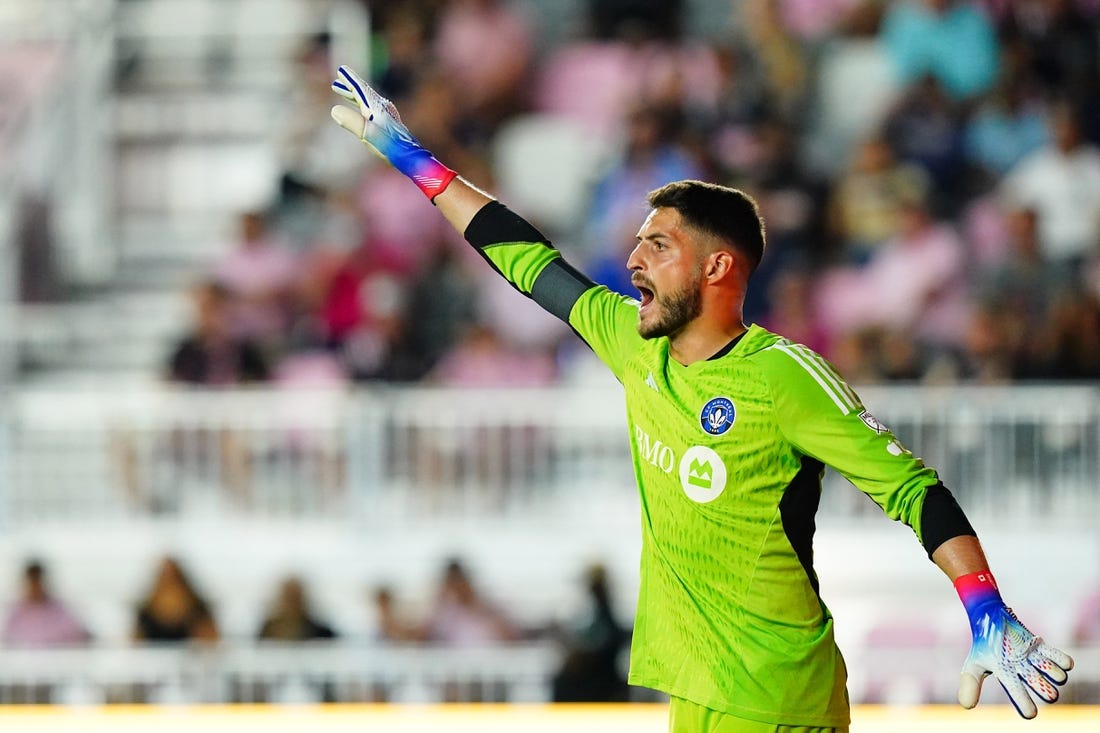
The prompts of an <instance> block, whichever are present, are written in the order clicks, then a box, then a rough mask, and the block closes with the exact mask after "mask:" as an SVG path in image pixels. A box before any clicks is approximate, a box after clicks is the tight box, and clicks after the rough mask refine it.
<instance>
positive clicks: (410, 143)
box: [332, 66, 456, 200]
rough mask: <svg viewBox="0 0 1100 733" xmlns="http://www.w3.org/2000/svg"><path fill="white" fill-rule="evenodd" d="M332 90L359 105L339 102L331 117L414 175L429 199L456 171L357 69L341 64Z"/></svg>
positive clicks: (434, 195) (435, 194) (406, 172)
mask: <svg viewBox="0 0 1100 733" xmlns="http://www.w3.org/2000/svg"><path fill="white" fill-rule="evenodd" d="M332 90H333V91H334V92H336V93H337V94H339V95H340V96H341V97H343V98H344V99H347V100H348V101H350V102H354V103H355V105H356V107H357V108H358V109H352V108H350V107H346V106H344V105H337V106H335V107H333V108H332V119H334V120H336V123H337V124H338V125H340V127H343V128H344V129H345V130H348V131H349V132H351V133H352V134H353V135H355V136H356V137H358V138H359V139H360V140H362V141H363V142H365V143H366V144H367V145H369V146H370V147H371V148H372V149H373V150H374V152H375V153H377V154H378V155H379V156H381V157H382V158H383V159H384V160H386V161H388V162H389V163H390V164H391V165H393V167H394V168H396V169H397V170H399V171H401V172H402V173H404V174H405V175H406V176H408V177H409V178H411V179H412V180H413V182H414V183H415V184H416V185H417V186H419V187H420V190H421V191H423V192H424V195H425V196H427V197H428V199H429V200H430V199H434V198H435V197H436V196H438V195H439V194H440V193H441V192H442V191H443V189H445V188H446V187H447V184H449V183H450V182H451V181H452V180H453V179H454V177H455V175H456V174H455V172H454V171H453V170H451V169H450V168H448V167H447V166H445V165H443V164H442V163H440V162H439V161H438V160H436V159H435V157H434V156H432V154H431V153H429V152H428V151H427V150H425V149H424V148H423V147H421V145H420V143H418V142H417V141H416V138H414V137H413V136H412V134H410V133H409V129H408V128H407V127H405V125H404V124H403V123H402V122H401V116H400V115H399V114H398V113H397V108H396V107H394V106H393V103H392V102H390V100H388V99H386V98H384V97H383V96H382V95H380V94H379V93H378V92H376V91H374V90H373V89H371V87H370V85H368V84H367V83H366V82H365V81H363V80H362V79H360V78H359V75H358V74H356V73H355V72H354V71H352V70H351V69H349V68H348V67H347V66H341V67H340V68H339V70H338V71H337V78H336V80H335V81H334V82H332Z"/></svg>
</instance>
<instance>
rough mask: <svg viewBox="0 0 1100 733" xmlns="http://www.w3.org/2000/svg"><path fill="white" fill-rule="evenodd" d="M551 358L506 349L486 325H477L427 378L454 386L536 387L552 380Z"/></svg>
mask: <svg viewBox="0 0 1100 733" xmlns="http://www.w3.org/2000/svg"><path fill="white" fill-rule="evenodd" d="M556 376H557V366H556V364H555V362H554V359H553V357H552V356H551V355H550V354H548V353H546V352H540V351H533V352H528V351H517V350H514V349H510V348H508V347H507V346H506V345H505V344H504V343H503V342H502V341H501V340H500V338H499V337H498V336H497V335H496V334H495V333H494V332H493V331H492V330H491V329H489V328H485V327H482V328H478V329H475V330H474V331H472V332H471V333H470V334H469V335H468V336H467V337H466V338H465V339H463V340H462V341H460V342H459V343H458V344H457V345H456V346H455V347H454V349H452V350H451V351H450V352H448V353H447V354H446V355H445V356H444V357H443V358H442V359H441V360H440V361H439V363H438V364H437V365H436V366H435V368H434V369H433V370H432V373H431V375H430V379H431V380H432V381H434V382H436V383H438V384H442V385H446V386H454V387H538V386H544V385H548V384H551V383H553V382H554V380H555V378H556Z"/></svg>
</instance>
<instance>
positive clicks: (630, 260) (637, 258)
mask: <svg viewBox="0 0 1100 733" xmlns="http://www.w3.org/2000/svg"><path fill="white" fill-rule="evenodd" d="M641 250H642V243H641V242H639V243H638V244H636V245H634V249H632V250H631V251H630V255H629V256H628V257H627V258H626V269H628V270H630V271H632V272H640V271H641V270H642V255H641Z"/></svg>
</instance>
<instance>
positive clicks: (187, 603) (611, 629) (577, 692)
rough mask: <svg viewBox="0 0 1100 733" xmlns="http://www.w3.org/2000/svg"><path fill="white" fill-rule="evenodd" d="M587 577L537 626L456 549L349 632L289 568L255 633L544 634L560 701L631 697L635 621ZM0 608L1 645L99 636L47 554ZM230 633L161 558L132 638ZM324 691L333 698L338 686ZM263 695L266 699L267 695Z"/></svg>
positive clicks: (186, 576)
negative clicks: (426, 594) (433, 575)
mask: <svg viewBox="0 0 1100 733" xmlns="http://www.w3.org/2000/svg"><path fill="white" fill-rule="evenodd" d="M581 580H582V586H583V588H582V591H583V602H582V603H581V604H579V605H578V606H577V608H576V609H575V610H574V611H571V612H570V613H567V614H564V615H563V617H562V618H560V619H552V620H550V621H548V622H546V623H542V624H539V625H537V626H529V625H525V624H523V623H521V622H520V621H518V620H517V619H516V618H515V617H514V616H513V615H512V614H511V613H510V612H509V611H508V610H506V607H505V606H503V605H502V604H500V603H499V602H498V601H497V600H496V599H494V598H492V597H491V594H489V593H488V592H487V591H486V590H485V589H484V588H482V587H480V584H479V583H478V582H476V581H475V578H474V576H473V573H472V571H471V569H470V567H469V565H468V564H467V562H466V561H464V560H463V559H461V558H458V557H450V558H447V559H445V561H444V562H443V565H442V567H441V568H440V571H439V573H438V579H437V581H436V587H435V590H434V593H433V595H432V597H431V598H429V599H427V601H426V602H424V603H421V604H410V603H408V602H402V599H399V598H398V597H397V594H396V592H395V590H394V589H393V588H392V587H390V586H388V585H382V586H378V587H376V588H373V589H372V590H371V591H370V593H369V598H367V599H366V601H367V604H365V607H364V616H365V617H367V618H368V619H369V620H368V621H367V624H366V626H367V627H368V628H369V631H368V633H367V635H366V638H364V635H363V633H362V632H361V631H356V632H350V633H349V632H347V631H345V630H340V629H337V628H335V627H334V626H333V625H330V624H329V623H328V622H327V621H326V620H325V619H324V618H323V612H321V611H318V609H317V604H315V602H314V601H313V600H312V599H311V596H310V593H309V587H308V583H307V581H306V580H305V579H304V578H302V577H300V576H298V575H288V576H286V577H285V578H283V579H281V580H280V581H279V582H278V584H277V587H276V588H274V589H273V592H272V594H271V595H272V597H271V599H270V601H269V605H268V607H267V608H266V609H257V613H258V617H259V618H261V619H262V620H261V621H260V622H259V623H258V624H257V626H256V629H255V632H254V634H250V635H248V637H247V638H251V639H253V640H255V641H258V642H307V641H318V640H322V641H323V640H335V639H338V638H341V637H342V638H344V639H350V640H353V641H355V640H357V639H356V637H358V640H359V641H370V642H372V643H377V644H400V645H432V646H436V647H439V648H445V649H456V650H461V649H471V648H479V647H480V648H484V647H491V646H495V645H501V644H507V643H509V642H521V641H535V640H543V641H548V642H551V643H553V644H554V645H556V646H557V647H558V648H559V650H560V652H561V665H560V668H559V670H558V672H557V674H556V675H555V677H554V679H553V698H554V700H556V701H559V702H584V701H588V702H598V701H604V702H607V701H619V702H625V701H627V699H628V690H627V685H626V675H625V670H626V666H625V665H626V659H625V651H626V649H627V646H628V644H629V641H630V635H631V632H630V628H629V625H624V624H623V623H622V622H621V621H620V620H619V618H618V617H617V615H616V612H615V610H614V608H613V603H612V593H611V590H610V582H609V579H608V574H607V570H606V568H605V567H604V566H602V565H600V564H594V565H591V566H590V567H588V568H587V569H586V570H585V571H584V574H583V576H582V578H581ZM0 612H2V614H3V615H2V617H0V649H3V648H8V649H49V648H55V649H56V648H78V647H81V646H84V645H88V644H90V643H93V642H94V641H95V639H94V635H93V634H92V633H91V632H90V630H89V629H88V627H87V625H86V624H85V622H84V621H83V620H82V619H81V618H79V617H78V615H77V614H76V613H75V612H74V611H73V610H72V608H71V607H70V606H69V605H68V604H67V603H66V602H65V601H64V600H62V599H61V598H60V597H59V596H57V595H55V594H54V592H53V591H52V589H51V587H50V583H49V580H48V577H47V568H46V566H45V565H44V563H43V562H42V561H40V560H38V559H31V560H28V561H27V562H26V564H25V565H24V567H23V572H22V584H21V588H20V590H19V596H18V597H17V598H16V599H14V600H13V601H12V602H10V603H8V604H6V607H4V608H2V609H0ZM226 637H228V638H229V639H231V640H237V641H240V640H241V637H240V635H239V634H237V635H234V634H232V633H229V634H226V633H225V632H224V630H223V629H222V627H221V625H220V624H219V622H218V602H217V599H213V600H211V599H209V598H208V597H207V596H206V594H205V593H204V592H203V591H202V590H201V584H198V583H196V581H195V580H194V579H193V578H192V577H191V575H190V573H189V572H188V571H187V570H186V568H185V566H184V563H183V562H182V561H181V560H180V559H179V558H177V557H174V556H171V555H168V556H164V557H162V558H161V559H160V560H159V561H158V563H157V565H156V567H155V569H154V571H153V574H152V577H151V580H150V582H149V584H148V588H147V589H146V590H145V591H144V593H143V595H142V596H141V597H140V598H139V599H137V600H136V601H135V602H134V604H133V606H132V609H131V627H130V632H129V639H130V642H131V643H133V644H135V645H155V646H160V647H164V646H171V645H180V644H217V643H218V642H219V640H221V639H222V638H226ZM234 637H236V638H234ZM466 684H468V685H482V683H480V682H479V683H466ZM148 692H149V691H144V692H141V691H138V693H137V697H138V698H139V699H141V698H142V696H143V695H148ZM322 692H323V694H324V695H325V696H331V691H329V692H324V691H322ZM22 693H23V696H24V697H26V698H27V699H20V698H19V696H15V697H16V699H15V700H14V701H15V702H50V694H51V692H50V690H49V688H48V686H45V687H42V688H36V689H28V690H24V691H22ZM133 693H134V691H130V694H133ZM256 693H257V691H255V690H253V691H252V694H251V695H250V696H249V699H255V698H256V696H257V695H256ZM445 693H446V695H447V696H449V698H451V699H454V700H468V701H470V700H498V701H504V698H503V697H501V695H503V693H502V692H501V691H500V690H494V689H488V688H486V689H461V690H460V689H454V690H447V691H445ZM370 694H371V695H372V696H373V697H374V698H376V699H378V700H385V699H386V697H385V695H386V692H385V690H381V689H380V690H373V691H371V692H370ZM259 696H260V697H261V698H262V697H263V693H262V692H261V693H260V695H259ZM10 697H12V696H6V697H5V699H9V698H10Z"/></svg>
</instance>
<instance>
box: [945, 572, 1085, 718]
mask: <svg viewBox="0 0 1100 733" xmlns="http://www.w3.org/2000/svg"><path fill="white" fill-rule="evenodd" d="M955 590H957V591H958V593H959V598H960V599H962V602H963V606H964V607H965V608H966V613H967V615H968V616H970V630H971V632H972V633H973V635H974V643H973V646H971V648H970V654H969V655H968V656H967V658H966V662H965V663H964V664H963V670H962V677H961V679H960V681H959V704H960V705H962V706H963V707H964V708H968V709H969V708H972V707H974V706H975V705H977V704H978V696H979V695H980V694H981V690H982V681H983V680H985V678H986V677H988V676H989V675H990V674H992V675H993V676H994V677H996V678H997V681H998V682H1000V683H1001V687H1003V688H1004V690H1005V692H1006V693H1008V699H1009V700H1011V701H1012V704H1013V705H1014V706H1016V712H1018V713H1019V714H1020V715H1021V716H1023V717H1025V718H1034V717H1035V716H1036V714H1038V712H1039V711H1038V709H1037V708H1036V707H1035V702H1034V701H1033V700H1032V699H1031V694H1029V691H1030V692H1031V693H1034V694H1035V695H1037V696H1038V697H1039V698H1040V699H1042V700H1045V701H1046V702H1054V701H1056V700H1057V699H1058V687H1057V686H1056V685H1063V684H1065V682H1066V679H1067V675H1066V671H1067V670H1070V669H1072V668H1073V659H1072V658H1071V657H1070V656H1069V655H1068V654H1066V653H1065V652H1063V651H1061V650H1060V649H1055V648H1054V647H1052V646H1050V645H1049V644H1047V643H1046V642H1044V641H1043V640H1042V639H1041V638H1040V637H1038V636H1035V635H1034V634H1032V633H1031V632H1030V631H1028V629H1027V628H1026V627H1025V626H1024V625H1023V624H1022V623H1020V620H1019V619H1017V618H1016V614H1014V613H1013V612H1012V609H1011V608H1008V607H1007V606H1005V604H1004V601H1003V600H1001V594H1000V592H999V591H998V590H997V583H996V581H995V580H993V575H992V574H990V573H989V572H988V571H986V572H981V573H971V574H969V575H963V576H961V577H959V578H958V579H957V580H955Z"/></svg>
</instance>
